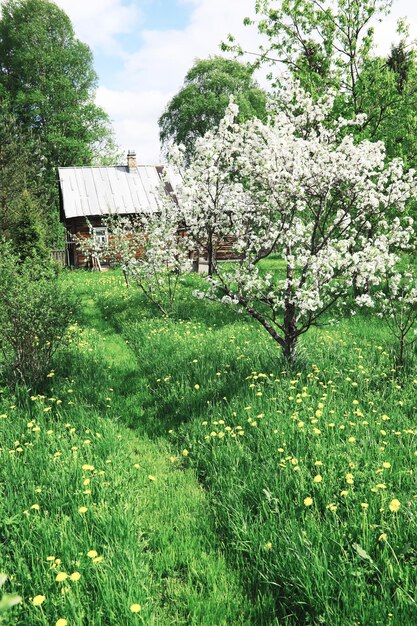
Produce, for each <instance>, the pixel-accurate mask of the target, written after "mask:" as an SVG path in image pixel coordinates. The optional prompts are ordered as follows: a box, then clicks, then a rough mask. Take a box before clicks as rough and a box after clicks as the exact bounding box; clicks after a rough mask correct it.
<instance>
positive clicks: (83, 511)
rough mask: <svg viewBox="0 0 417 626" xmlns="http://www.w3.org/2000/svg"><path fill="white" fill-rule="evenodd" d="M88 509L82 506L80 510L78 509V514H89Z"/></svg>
mask: <svg viewBox="0 0 417 626" xmlns="http://www.w3.org/2000/svg"><path fill="white" fill-rule="evenodd" d="M87 511H88V508H87V507H86V506H80V508H79V509H78V513H81V515H82V514H83V513H87Z"/></svg>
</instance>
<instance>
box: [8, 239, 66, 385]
mask: <svg viewBox="0 0 417 626" xmlns="http://www.w3.org/2000/svg"><path fill="white" fill-rule="evenodd" d="M26 245H27V246H28V245H29V244H28V242H26ZM23 249H25V250H26V252H33V247H32V245H30V247H26V248H23V247H22V250H23ZM0 284H1V286H2V290H1V293H0V355H1V356H0V358H1V361H0V367H1V371H2V374H3V376H10V377H11V378H12V380H13V381H14V382H18V383H23V384H25V385H32V386H37V385H39V384H41V383H42V382H43V381H44V379H45V376H46V374H47V373H48V370H49V368H50V367H51V359H52V356H53V355H54V353H55V352H56V350H57V348H58V346H59V345H60V344H62V343H63V342H64V341H65V339H64V336H65V332H66V328H67V326H68V324H69V321H70V319H71V316H72V314H73V305H72V304H71V303H70V301H69V298H68V295H67V294H65V293H64V292H63V291H62V289H61V288H60V287H59V284H58V279H57V272H56V268H54V267H53V266H52V265H51V263H48V262H45V260H44V259H43V260H40V259H36V258H35V257H32V256H30V255H28V256H27V257H26V259H25V260H23V261H22V260H21V258H20V257H19V256H18V255H16V254H14V253H12V252H11V246H10V245H9V244H8V243H4V242H3V243H1V244H0Z"/></svg>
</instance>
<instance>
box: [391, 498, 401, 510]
mask: <svg viewBox="0 0 417 626" xmlns="http://www.w3.org/2000/svg"><path fill="white" fill-rule="evenodd" d="M388 508H389V510H390V511H391V512H392V513H396V512H397V511H399V510H400V508H401V502H400V501H399V500H397V499H396V498H394V499H393V500H391V502H390V503H389V505H388Z"/></svg>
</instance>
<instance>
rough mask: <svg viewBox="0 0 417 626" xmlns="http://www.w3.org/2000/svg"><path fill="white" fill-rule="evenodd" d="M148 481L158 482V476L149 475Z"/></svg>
mask: <svg viewBox="0 0 417 626" xmlns="http://www.w3.org/2000/svg"><path fill="white" fill-rule="evenodd" d="M148 480H156V476H152V475H149V476H148Z"/></svg>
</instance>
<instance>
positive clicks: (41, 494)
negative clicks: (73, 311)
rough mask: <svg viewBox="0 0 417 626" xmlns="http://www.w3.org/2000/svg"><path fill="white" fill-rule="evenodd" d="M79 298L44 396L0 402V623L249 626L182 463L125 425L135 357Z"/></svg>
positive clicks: (136, 400)
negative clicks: (68, 339)
mask: <svg viewBox="0 0 417 626" xmlns="http://www.w3.org/2000/svg"><path fill="white" fill-rule="evenodd" d="M78 296H79V297H80V299H81V301H82V310H83V314H82V316H83V319H82V323H80V325H79V328H78V329H77V330H75V331H74V341H73V346H72V348H71V349H70V350H69V352H68V353H67V354H66V355H64V356H63V357H62V359H61V362H60V363H59V364H58V365H57V373H56V376H55V378H54V376H53V373H52V376H51V382H52V384H51V388H50V390H49V393H48V394H45V395H35V396H32V397H30V396H29V397H26V396H24V397H18V398H15V397H12V396H11V395H10V394H5V393H3V394H0V416H1V419H0V441H1V448H0V456H1V457H2V463H1V464H0V489H1V492H2V494H1V495H2V498H1V499H0V546H1V550H0V571H5V572H6V573H7V574H8V576H9V579H10V583H8V584H10V587H9V588H8V589H6V591H10V590H12V589H13V590H14V591H16V592H17V593H19V594H20V595H21V596H22V597H23V602H22V604H21V605H20V606H19V607H16V608H15V609H13V610H12V611H10V613H8V614H7V616H6V622H5V624H8V625H9V624H10V626H11V625H13V626H14V625H21V626H23V625H24V626H32V625H35V624H36V625H38V624H39V625H42V626H45V625H46V624H48V625H50V624H52V625H53V626H55V624H57V623H58V624H60V625H61V624H63V623H65V624H68V626H75V625H77V626H84V625H85V626H104V625H107V624H109V625H112V626H113V625H114V626H124V625H128V624H129V625H130V624H140V623H142V624H146V625H160V626H168V625H169V624H175V625H180V624H184V625H185V624H187V625H188V624H190V625H191V624H195V625H201V626H205V625H207V626H221V625H223V624H224V625H226V624H233V625H236V626H238V625H244V624H249V623H251V621H250V607H249V601H248V599H247V598H246V597H245V595H244V593H243V591H242V586H241V584H240V581H239V578H238V576H237V574H236V572H235V571H234V570H233V569H231V567H230V566H229V564H228V563H227V562H226V560H225V558H224V557H223V555H222V553H221V550H220V546H219V539H218V536H217V535H216V533H215V532H214V528H213V523H212V518H211V515H210V510H209V506H208V501H207V499H206V496H205V493H204V491H203V490H202V488H201V487H200V485H199V484H198V481H197V479H196V476H195V473H194V471H193V470H192V469H191V468H189V467H188V459H187V457H186V454H185V455H183V454H179V455H175V454H174V453H173V451H172V449H170V446H169V444H168V442H167V440H166V439H165V438H164V437H155V438H151V437H149V436H146V434H144V435H141V436H138V435H137V434H135V432H134V431H132V430H131V429H129V428H128V427H127V426H126V423H129V419H130V418H129V416H130V417H131V418H133V416H136V418H137V417H138V416H139V418H140V416H141V414H142V413H143V412H142V410H141V406H140V394H141V393H143V389H142V387H143V381H142V380H141V379H140V376H139V373H138V365H137V362H136V358H135V355H134V354H133V352H132V351H131V350H130V348H129V347H128V346H127V345H126V342H125V340H124V339H123V338H122V337H121V336H120V335H118V333H117V332H115V330H114V328H113V327H112V325H111V324H110V323H109V322H108V321H106V320H105V319H104V317H103V315H102V313H101V310H100V308H99V307H98V306H97V304H96V301H95V300H94V298H91V295H89V292H88V289H86V290H85V291H83V288H81V289H80V292H79V293H78ZM58 370H59V371H58ZM65 374H66V376H65ZM39 598H41V599H42V601H41V603H40V604H37V601H39V600H38V599H39ZM34 599H37V600H35V602H34ZM131 607H132V608H133V610H135V611H137V612H132V609H131ZM59 620H64V621H59ZM65 620H66V621H65Z"/></svg>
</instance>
